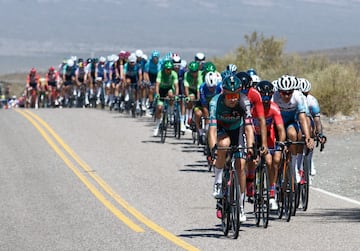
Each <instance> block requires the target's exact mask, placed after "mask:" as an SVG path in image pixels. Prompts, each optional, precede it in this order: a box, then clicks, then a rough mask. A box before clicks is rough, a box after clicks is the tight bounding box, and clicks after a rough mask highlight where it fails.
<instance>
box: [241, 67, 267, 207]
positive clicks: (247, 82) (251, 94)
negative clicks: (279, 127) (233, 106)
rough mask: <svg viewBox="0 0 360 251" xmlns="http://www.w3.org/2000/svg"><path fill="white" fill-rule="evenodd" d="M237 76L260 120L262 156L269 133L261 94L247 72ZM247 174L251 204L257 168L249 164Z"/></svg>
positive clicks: (265, 149)
mask: <svg viewBox="0 0 360 251" xmlns="http://www.w3.org/2000/svg"><path fill="white" fill-rule="evenodd" d="M236 76H237V77H238V78H239V79H240V80H241V81H242V83H243V88H242V90H241V92H242V93H243V94H245V95H246V96H247V98H248V99H249V101H250V103H251V106H252V107H253V109H252V111H253V112H256V115H257V118H258V120H259V126H260V131H261V154H266V153H267V148H268V146H267V133H266V122H265V115H264V106H263V103H262V99H261V95H260V93H259V92H258V91H257V90H256V89H255V88H254V87H253V82H252V78H251V76H250V75H249V74H247V73H246V72H243V71H241V72H238V73H236ZM247 169H248V170H247V174H246V196H247V197H248V200H249V201H250V202H251V201H252V198H253V196H254V182H253V181H254V177H255V166H254V165H253V164H252V163H251V162H249V166H248V168H247Z"/></svg>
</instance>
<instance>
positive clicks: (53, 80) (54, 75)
mask: <svg viewBox="0 0 360 251" xmlns="http://www.w3.org/2000/svg"><path fill="white" fill-rule="evenodd" d="M45 79H46V82H47V84H48V88H49V93H48V100H49V104H50V106H58V105H59V101H58V98H59V92H58V90H59V88H60V77H59V72H58V71H56V70H55V67H54V66H51V67H50V68H49V69H48V72H47V73H46V75H45Z"/></svg>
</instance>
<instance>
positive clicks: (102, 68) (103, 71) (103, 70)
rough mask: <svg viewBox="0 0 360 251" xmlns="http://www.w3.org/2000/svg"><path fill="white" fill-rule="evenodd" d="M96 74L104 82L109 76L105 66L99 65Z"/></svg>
mask: <svg viewBox="0 0 360 251" xmlns="http://www.w3.org/2000/svg"><path fill="white" fill-rule="evenodd" d="M95 72H96V74H97V75H96V76H97V77H98V78H101V79H102V80H104V79H105V76H106V74H107V71H106V68H105V64H100V63H99V64H98V65H97V67H96V69H95Z"/></svg>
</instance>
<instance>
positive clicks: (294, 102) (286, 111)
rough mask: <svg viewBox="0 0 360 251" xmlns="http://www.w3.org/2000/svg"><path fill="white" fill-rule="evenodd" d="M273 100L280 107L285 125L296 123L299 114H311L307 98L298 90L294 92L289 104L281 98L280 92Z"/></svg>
mask: <svg viewBox="0 0 360 251" xmlns="http://www.w3.org/2000/svg"><path fill="white" fill-rule="evenodd" d="M272 100H273V101H274V102H275V103H276V104H277V105H278V106H279V108H280V111H281V116H282V118H283V120H284V124H285V125H288V124H291V123H292V122H294V121H296V120H297V119H298V114H299V113H301V112H305V113H307V114H308V113H309V112H308V108H307V105H306V101H305V100H306V99H305V96H304V95H303V94H302V93H301V92H300V91H298V90H294V93H293V94H292V96H291V98H290V101H289V102H288V103H285V101H284V100H283V99H282V98H281V97H280V93H279V91H276V92H275V93H274V95H273V97H272Z"/></svg>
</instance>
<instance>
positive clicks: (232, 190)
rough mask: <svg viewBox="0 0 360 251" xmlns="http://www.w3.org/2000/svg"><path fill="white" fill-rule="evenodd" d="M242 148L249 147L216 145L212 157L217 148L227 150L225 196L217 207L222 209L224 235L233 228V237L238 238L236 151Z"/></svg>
mask: <svg viewBox="0 0 360 251" xmlns="http://www.w3.org/2000/svg"><path fill="white" fill-rule="evenodd" d="M241 149H248V147H239V146H229V147H214V149H213V150H212V152H211V156H212V157H211V158H212V159H215V151H216V150H226V151H227V158H226V162H225V167H224V171H223V177H222V185H221V190H222V194H223V198H221V199H218V200H217V202H216V208H217V209H218V210H220V211H221V227H222V231H223V233H224V235H225V236H228V234H229V231H230V230H231V231H232V234H231V237H232V238H233V239H237V238H238V236H239V230H240V183H239V179H238V175H237V171H236V167H235V157H234V153H235V152H238V151H239V150H241Z"/></svg>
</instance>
